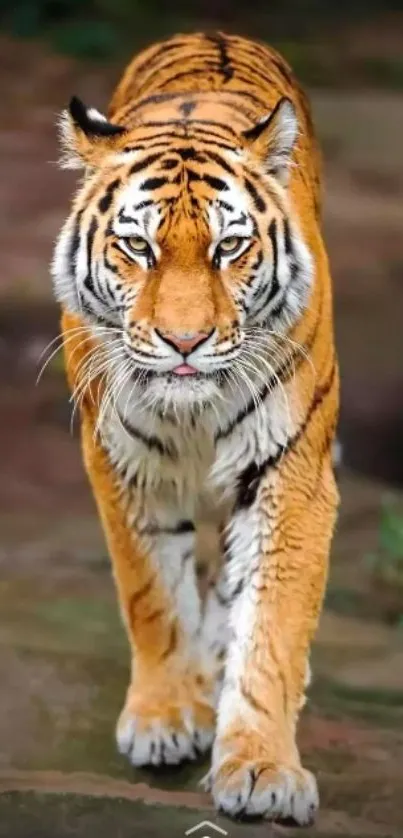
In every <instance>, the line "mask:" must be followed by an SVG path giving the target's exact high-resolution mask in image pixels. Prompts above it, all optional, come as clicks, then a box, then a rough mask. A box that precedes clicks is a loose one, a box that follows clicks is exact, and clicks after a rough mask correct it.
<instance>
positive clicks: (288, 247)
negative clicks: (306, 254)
mask: <svg viewBox="0 0 403 838" xmlns="http://www.w3.org/2000/svg"><path fill="white" fill-rule="evenodd" d="M284 249H285V252H286V254H287V256H291V255H292V253H293V252H294V249H293V246H292V238H291V229H290V222H289V221H288V219H287V218H285V219H284Z"/></svg>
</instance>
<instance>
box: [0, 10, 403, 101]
mask: <svg viewBox="0 0 403 838" xmlns="http://www.w3.org/2000/svg"><path fill="white" fill-rule="evenodd" d="M401 8H402V7H401V3H400V2H398V0H384V2H382V0H351V2H349V0H340V2H334V0H271V2H265V3H264V2H262V0H260V2H259V0H252V1H251V2H248V4H247V8H245V2H244V0H243V2H241V0H192V2H189V0H177V2H175V3H171V4H169V5H168V4H167V3H166V2H163V0H2V4H1V11H0V23H1V24H2V26H3V27H4V28H5V29H7V30H8V31H9V32H11V33H13V34H14V35H17V36H19V37H36V38H38V37H40V38H43V39H45V40H46V41H48V43H50V44H51V45H52V46H53V47H54V48H55V49H56V50H59V51H61V52H63V53H67V54H70V55H75V56H77V57H79V58H90V59H105V58H111V59H118V60H124V58H125V56H127V55H128V54H130V52H132V51H133V48H134V47H140V46H142V45H143V44H144V43H146V42H147V41H148V40H153V39H155V38H158V37H164V36H166V35H167V34H169V33H171V32H172V31H176V30H180V31H188V30H191V29H195V28H202V29H204V28H205V27H206V26H207V27H209V26H211V25H215V24H218V25H220V26H222V27H224V28H226V29H227V30H229V31H231V30H241V31H242V32H244V33H245V34H250V35H252V36H253V35H254V36H259V37H260V38H263V39H265V38H266V39H269V40H270V42H271V43H273V44H276V45H277V46H278V47H279V49H281V50H282V51H283V52H284V53H285V54H286V55H287V57H288V58H289V60H290V61H291V62H292V63H293V65H294V68H295V70H296V71H297V72H298V73H299V75H300V76H301V78H302V80H303V81H305V82H307V83H309V84H315V85H320V86H323V85H329V84H330V85H334V86H338V85H344V84H349V83H351V82H353V83H356V84H360V83H366V84H374V85H381V86H385V85H388V86H393V87H398V88H399V87H400V88H401V87H403V50H400V54H399V53H398V51H396V53H395V51H393V50H392V52H390V51H388V50H387V51H386V52H385V49H384V47H383V45H382V43H380V44H378V47H377V46H376V44H372V45H371V44H367V48H365V44H364V43H363V42H362V39H361V45H360V46H361V49H360V48H359V49H357V50H356V51H354V49H352V48H351V47H352V45H351V43H350V42H349V39H348V36H347V39H346V34H347V33H346V24H348V26H349V27H351V26H355V27H357V29H356V32H357V33H358V32H359V27H360V26H362V25H364V26H368V25H370V24H371V22H376V19H377V18H379V16H380V15H381V16H382V17H383V19H384V18H385V15H387V14H388V13H390V14H393V12H398V11H401ZM359 40H360V39H359Z"/></svg>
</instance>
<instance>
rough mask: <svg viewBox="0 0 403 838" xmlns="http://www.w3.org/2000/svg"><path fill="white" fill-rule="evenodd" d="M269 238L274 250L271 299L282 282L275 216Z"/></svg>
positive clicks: (270, 226) (271, 223) (270, 227)
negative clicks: (279, 273)
mask: <svg viewBox="0 0 403 838" xmlns="http://www.w3.org/2000/svg"><path fill="white" fill-rule="evenodd" d="M269 238H270V241H271V246H272V251H273V270H272V274H271V288H270V297H269V299H271V298H272V297H275V296H276V295H277V294H278V292H279V291H280V283H279V281H278V246H277V222H276V220H275V218H273V221H271V222H270V225H269Z"/></svg>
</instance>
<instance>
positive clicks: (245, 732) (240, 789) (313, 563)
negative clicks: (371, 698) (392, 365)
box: [206, 408, 337, 824]
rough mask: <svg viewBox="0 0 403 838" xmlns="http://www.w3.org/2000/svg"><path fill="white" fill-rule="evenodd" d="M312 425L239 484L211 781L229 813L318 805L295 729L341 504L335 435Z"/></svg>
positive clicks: (307, 817) (303, 819)
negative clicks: (332, 446) (333, 445)
mask: <svg viewBox="0 0 403 838" xmlns="http://www.w3.org/2000/svg"><path fill="white" fill-rule="evenodd" d="M315 412H316V413H317V412H318V411H317V410H316V408H315ZM309 423H310V424H311V425H312V426H315V425H316V426H317V423H316V422H315V417H314V415H312V416H310V417H309ZM309 430H310V429H309V428H307V431H306V434H305V435H302V437H301V438H300V439H296V441H295V443H294V444H292V445H291V448H290V449H289V450H288V453H286V454H285V455H283V456H282V457H279V459H278V462H276V463H273V464H272V465H271V466H270V465H269V468H268V469H265V470H262V473H261V470H260V469H259V467H256V468H255V469H254V468H253V467H250V469H249V470H247V472H248V473H246V474H244V475H243V485H242V484H241V485H240V489H239V498H238V504H237V508H236V511H235V513H234V514H233V518H232V521H231V524H230V527H229V534H228V548H227V552H228V555H227V565H226V567H227V591H228V594H227V596H228V599H229V600H230V601H231V606H230V607H231V610H230V623H231V631H232V639H231V641H230V645H229V650H228V657H227V664H226V672H225V678H224V686H223V691H222V695H221V700H220V703H219V707H218V723H217V737H216V740H215V743H214V747H213V759H212V768H211V772H210V774H209V776H208V778H207V781H206V784H207V786H208V787H209V788H211V790H212V793H213V797H214V800H215V803H216V805H217V807H218V808H219V809H221V810H223V811H225V812H227V813H228V814H230V815H233V816H242V815H252V816H253V815H260V816H264V817H268V818H271V819H284V818H292V819H293V820H295V821H296V822H298V823H299V824H306V823H309V822H311V820H312V819H313V816H314V813H315V811H316V809H317V806H318V793H317V786H316V781H315V779H314V777H313V775H312V774H311V773H310V772H308V771H306V770H305V769H304V768H303V767H302V766H301V762H300V757H299V753H298V749H297V745H296V741H295V735H296V724H297V718H298V713H299V710H300V708H301V706H302V705H303V702H304V687H305V684H306V680H307V673H308V672H309V664H308V653H309V645H310V641H311V639H312V636H313V633H314V630H315V628H316V625H317V621H318V616H319V612H320V608H321V604H322V598H323V593H324V587H325V581H326V575H327V565H328V553H329V547H330V541H331V535H332V531H333V526H334V521H335V512H336V507H337V490H336V488H335V483H334V478H333V473H332V465H331V458H330V438H329V439H327V438H326V434H325V432H323V435H321V433H320V431H318V427H316V428H315V427H313V435H309V434H308V431H309ZM307 435H308V436H307ZM330 436H331V434H329V437H330Z"/></svg>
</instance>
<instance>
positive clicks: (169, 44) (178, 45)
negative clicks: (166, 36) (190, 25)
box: [136, 40, 187, 75]
mask: <svg viewBox="0 0 403 838" xmlns="http://www.w3.org/2000/svg"><path fill="white" fill-rule="evenodd" d="M186 46H187V42H186V41H169V40H167V41H161V43H159V44H156V46H155V48H154V50H155V51H154V52H153V53H152V55H151V56H148V57H147V58H145V59H144V61H142V62H141V64H138V65H137V68H136V73H137V75H139V74H140V73H142V72H143V70H150V69H151V67H153V66H154V64H156V63H157V62H158V59H159V58H162V56H165V55H166V53H167V52H172V50H175V49H177V50H182V48H183V47H186Z"/></svg>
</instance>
